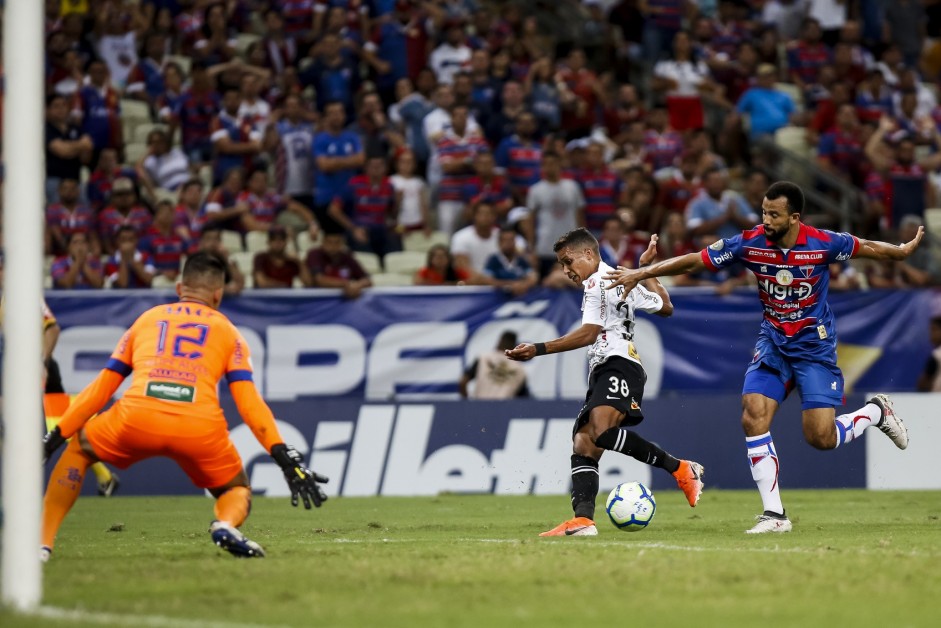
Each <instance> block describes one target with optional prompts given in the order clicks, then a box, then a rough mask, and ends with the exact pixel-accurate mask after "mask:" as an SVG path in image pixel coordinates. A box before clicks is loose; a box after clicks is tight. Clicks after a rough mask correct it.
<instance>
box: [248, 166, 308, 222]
mask: <svg viewBox="0 0 941 628" xmlns="http://www.w3.org/2000/svg"><path fill="white" fill-rule="evenodd" d="M236 203H237V204H240V205H247V206H248V211H247V212H245V213H244V214H243V215H242V227H243V229H244V230H245V231H270V230H271V229H272V228H273V227H274V225H275V223H276V222H277V221H278V216H279V215H280V214H281V212H283V211H289V212H291V213H293V214H297V215H298V219H299V224H305V225H309V224H311V223H312V221H313V214H311V212H310V210H309V209H307V208H306V207H304V206H303V205H301V204H300V203H298V202H297V201H295V200H293V199H291V198H288V197H285V196H282V195H281V194H278V193H277V192H275V191H274V190H273V189H271V187H270V186H269V181H268V171H267V170H265V169H264V168H258V169H257V170H255V171H253V172H252V173H251V174H250V175H249V176H248V184H247V185H246V187H245V190H244V191H242V192H241V193H240V194H239V195H238V198H237V200H236Z"/></svg>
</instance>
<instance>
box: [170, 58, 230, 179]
mask: <svg viewBox="0 0 941 628" xmlns="http://www.w3.org/2000/svg"><path fill="white" fill-rule="evenodd" d="M220 106H221V99H220V98H219V94H218V93H217V92H216V90H215V89H214V88H213V84H212V80H211V79H210V77H209V72H208V71H207V69H206V65H205V64H203V63H202V62H199V61H197V62H195V63H193V67H192V70H191V77H190V88H189V89H187V90H186V91H185V92H183V96H182V97H181V98H180V100H179V101H178V102H177V104H176V107H175V108H174V110H173V125H172V126H173V127H174V128H175V127H177V126H178V127H179V128H180V131H181V133H182V138H181V141H182V144H183V150H185V151H186V154H187V155H188V156H189V158H190V163H197V164H198V163H208V162H209V161H210V159H211V158H212V140H211V139H210V135H211V134H212V133H211V130H210V129H211V127H212V120H213V118H214V117H215V115H216V114H217V113H218V112H219V108H220Z"/></svg>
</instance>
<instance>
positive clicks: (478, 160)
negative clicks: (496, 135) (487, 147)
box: [464, 151, 513, 221]
mask: <svg viewBox="0 0 941 628" xmlns="http://www.w3.org/2000/svg"><path fill="white" fill-rule="evenodd" d="M478 203H487V204H488V205H492V206H493V209H494V211H496V212H497V216H498V217H499V219H500V220H501V221H502V220H504V219H505V218H506V215H507V213H508V212H509V211H510V209H511V208H512V207H513V199H512V197H511V196H510V187H509V186H508V185H507V183H506V179H505V178H503V177H502V176H500V175H498V174H497V173H496V170H495V167H494V161H493V154H492V153H491V152H490V151H482V152H480V153H477V156H476V157H474V176H473V177H471V179H469V180H468V181H467V183H465V184H464V204H465V205H466V206H467V212H466V213H465V215H464V220H465V221H469V220H470V217H471V215H472V214H473V212H474V206H475V205H477V204H478Z"/></svg>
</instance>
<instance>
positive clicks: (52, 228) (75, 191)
mask: <svg viewBox="0 0 941 628" xmlns="http://www.w3.org/2000/svg"><path fill="white" fill-rule="evenodd" d="M79 232H81V233H84V234H86V235H87V236H88V241H89V246H90V248H91V251H92V252H93V253H94V254H96V255H97V254H98V253H99V252H100V251H101V245H100V244H99V242H98V235H97V233H96V224H95V213H94V212H93V211H92V210H91V209H90V208H89V207H88V206H87V205H84V204H82V203H81V202H79V185H78V181H76V180H75V179H62V181H61V182H60V183H59V202H58V203H52V204H50V205H49V206H48V207H46V254H48V255H62V254H64V253H65V250H66V248H67V246H68V241H69V238H70V237H71V236H72V234H73V233H79Z"/></svg>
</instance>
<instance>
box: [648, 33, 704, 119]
mask: <svg viewBox="0 0 941 628" xmlns="http://www.w3.org/2000/svg"><path fill="white" fill-rule="evenodd" d="M711 88H712V81H711V79H710V76H709V68H708V66H706V64H705V62H703V61H696V60H694V59H693V46H692V41H691V40H690V37H689V34H687V33H686V32H684V31H680V32H679V33H677V34H676V37H674V38H673V59H669V60H663V61H658V62H657V64H656V65H655V66H654V68H653V89H654V91H657V92H664V93H666V97H667V111H668V112H669V114H670V126H671V127H672V128H673V129H674V130H675V131H686V130H689V129H699V128H702V126H703V106H702V98H701V97H700V92H703V91H707V90H709V89H711Z"/></svg>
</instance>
